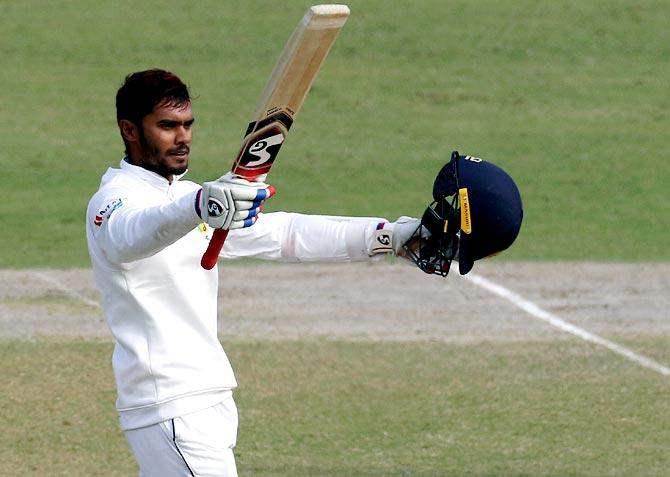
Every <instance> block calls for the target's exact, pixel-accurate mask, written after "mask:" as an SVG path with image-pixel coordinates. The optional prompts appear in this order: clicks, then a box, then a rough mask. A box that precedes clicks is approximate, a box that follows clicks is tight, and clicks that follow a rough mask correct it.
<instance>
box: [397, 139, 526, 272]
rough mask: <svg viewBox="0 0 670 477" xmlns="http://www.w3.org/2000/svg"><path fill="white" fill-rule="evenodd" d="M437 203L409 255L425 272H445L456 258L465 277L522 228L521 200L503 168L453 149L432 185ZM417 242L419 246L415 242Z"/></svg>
mask: <svg viewBox="0 0 670 477" xmlns="http://www.w3.org/2000/svg"><path fill="white" fill-rule="evenodd" d="M433 199H434V202H433V203H432V204H431V205H430V206H429V207H428V208H427V209H426V211H425V212H424V214H423V217H422V219H421V226H423V227H425V228H426V229H427V230H428V231H429V232H430V237H429V238H427V239H425V238H421V234H419V233H418V230H417V234H415V236H414V238H413V239H410V241H408V242H407V244H405V251H406V253H407V255H408V256H409V257H410V258H411V259H412V260H414V262H415V263H416V264H417V265H418V266H419V268H421V269H422V270H423V271H425V272H426V273H438V274H440V275H442V276H446V275H447V273H449V268H450V266H451V261H452V260H458V269H459V272H460V273H461V275H465V274H466V273H468V272H469V271H470V270H472V267H473V265H474V262H475V261H477V260H479V259H481V258H484V257H488V256H490V255H495V254H497V253H499V252H502V251H503V250H505V249H507V248H508V247H509V246H510V245H512V243H513V242H514V240H515V239H516V237H517V236H518V235H519V230H520V229H521V221H522V219H523V204H522V202H521V194H520V193H519V189H518V187H517V186H516V184H515V183H514V180H513V179H512V178H511V177H510V176H509V174H507V173H506V172H505V171H504V170H503V169H501V168H500V167H498V166H496V165H495V164H492V163H490V162H487V161H484V160H482V159H480V158H478V157H473V156H464V155H461V154H459V153H458V151H454V152H452V154H451V160H450V161H449V162H448V163H447V164H445V165H444V166H443V167H442V169H441V170H440V172H439V173H438V175H437V177H436V179H435V183H434V184H433ZM417 242H418V246H417Z"/></svg>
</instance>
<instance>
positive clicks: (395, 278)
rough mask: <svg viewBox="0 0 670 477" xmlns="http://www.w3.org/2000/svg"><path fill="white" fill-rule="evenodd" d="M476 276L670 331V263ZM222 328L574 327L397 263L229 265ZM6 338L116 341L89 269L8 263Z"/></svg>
mask: <svg viewBox="0 0 670 477" xmlns="http://www.w3.org/2000/svg"><path fill="white" fill-rule="evenodd" d="M473 274H474V276H475V277H483V278H485V279H486V280H488V281H490V282H491V283H495V284H498V285H500V286H502V287H504V288H505V289H507V290H510V291H511V292H513V293H514V294H516V295H518V296H519V297H523V299H524V300H528V301H529V302H531V303H533V304H535V305H537V306H538V307H539V308H541V309H542V310H546V311H547V312H548V313H551V314H552V315H555V316H558V317H560V319H561V320H565V321H566V322H568V323H571V324H573V325H575V326H578V327H580V328H581V329H584V330H588V332H590V333H595V334H599V335H601V336H625V335H629V334H630V335H654V336H668V338H669V340H670V311H669V310H670V293H668V290H670V263H627V264H619V263H614V264H613V263H584V262H574V263H571V262H555V263H554V262H548V263H530V262H496V261H492V262H489V263H481V264H478V265H477V266H476V267H475V269H474V271H473ZM219 275H220V284H219V332H220V335H221V338H222V339H223V340H224V341H225V340H226V339H230V338H236V339H237V338H245V339H247V338H248V339H263V340H267V339H275V340H287V339H302V338H313V337H317V338H325V339H350V340H393V341H421V340H430V341H445V342H456V343H459V342H460V343H472V342H486V341H526V340H543V339H547V340H555V339H561V338H566V339H567V338H569V337H570V335H569V334H567V333H564V332H563V331H561V330H560V329H558V328H556V327H554V326H551V325H550V324H548V323H546V322H543V321H542V320H538V319H536V318H535V317H533V316H532V315H531V314H529V313H527V312H526V311H524V310H523V309H521V308H519V307H518V306H517V305H516V304H515V303H513V302H512V301H509V300H506V299H503V298H501V297H500V296H497V295H495V294H493V293H491V292H490V291H489V290H487V289H485V288H482V287H481V286H479V285H477V283H476V282H473V281H472V280H466V279H463V278H462V277H460V276H459V275H458V272H457V270H454V271H452V273H451V274H450V275H449V276H448V277H447V278H446V279H443V278H441V277H438V276H429V275H425V274H424V273H422V272H421V271H419V270H418V269H417V268H415V267H413V266H409V265H406V264H404V263H397V262H380V263H364V264H274V263H273V264H259V263H256V262H253V263H251V264H246V265H237V264H236V265H229V264H220V266H219ZM0 285H1V286H0V338H4V339H7V338H9V339H28V340H33V339H40V338H45V337H66V338H84V339H111V335H110V333H109V331H108V330H107V327H106V324H105V321H104V317H103V314H102V311H101V309H100V308H99V306H98V304H97V300H98V297H97V292H96V290H95V285H94V281H93V275H92V272H91V270H89V269H71V270H54V269H44V270H38V269H28V270H0Z"/></svg>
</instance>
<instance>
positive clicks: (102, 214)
mask: <svg viewBox="0 0 670 477" xmlns="http://www.w3.org/2000/svg"><path fill="white" fill-rule="evenodd" d="M122 206H123V200H121V199H114V200H113V201H111V202H109V203H108V204H107V205H106V206H105V207H103V208H102V209H100V210H99V211H98V213H97V214H95V219H94V220H93V223H94V224H95V225H96V226H97V227H100V226H101V225H102V223H103V222H104V220H105V219H109V217H110V216H111V215H112V213H113V212H114V211H115V210H116V209H118V208H119V207H122Z"/></svg>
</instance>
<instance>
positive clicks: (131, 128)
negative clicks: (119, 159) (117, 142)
mask: <svg viewBox="0 0 670 477" xmlns="http://www.w3.org/2000/svg"><path fill="white" fill-rule="evenodd" d="M119 130H120V131H121V136H123V138H124V139H125V140H126V141H128V142H138V141H139V140H140V131H139V129H138V127H137V125H136V124H135V123H134V122H132V121H129V120H127V119H121V120H120V121H119Z"/></svg>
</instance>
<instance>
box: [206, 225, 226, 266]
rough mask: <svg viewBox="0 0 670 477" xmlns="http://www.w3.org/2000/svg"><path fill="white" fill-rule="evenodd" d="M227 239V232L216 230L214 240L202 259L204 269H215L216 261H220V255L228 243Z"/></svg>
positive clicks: (210, 242)
mask: <svg viewBox="0 0 670 477" xmlns="http://www.w3.org/2000/svg"><path fill="white" fill-rule="evenodd" d="M226 237H228V231H227V230H223V229H216V230H214V235H212V239H211V240H210V241H209V245H208V246H207V250H206V251H205V253H204V254H203V255H202V259H201V260H200V265H201V266H202V268H204V269H205V270H211V269H212V268H214V265H216V261H217V260H218V259H219V253H220V252H221V249H222V248H223V244H224V242H225V241H226Z"/></svg>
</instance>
